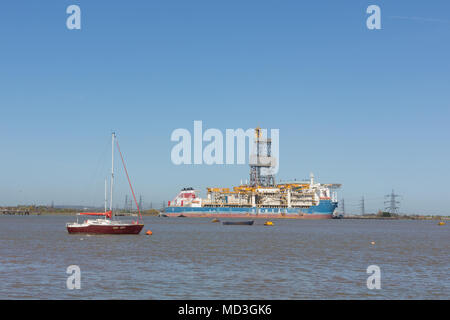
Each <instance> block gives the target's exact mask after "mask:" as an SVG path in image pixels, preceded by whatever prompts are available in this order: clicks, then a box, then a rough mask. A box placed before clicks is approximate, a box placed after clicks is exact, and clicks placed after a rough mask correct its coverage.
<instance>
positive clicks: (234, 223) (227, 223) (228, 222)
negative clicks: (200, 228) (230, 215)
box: [222, 220, 254, 226]
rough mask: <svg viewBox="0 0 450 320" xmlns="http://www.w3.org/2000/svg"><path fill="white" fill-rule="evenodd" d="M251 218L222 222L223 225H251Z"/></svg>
mask: <svg viewBox="0 0 450 320" xmlns="http://www.w3.org/2000/svg"><path fill="white" fill-rule="evenodd" d="M253 222H254V221H253V220H250V221H224V222H222V224H223V225H225V226H251V225H252V224H253Z"/></svg>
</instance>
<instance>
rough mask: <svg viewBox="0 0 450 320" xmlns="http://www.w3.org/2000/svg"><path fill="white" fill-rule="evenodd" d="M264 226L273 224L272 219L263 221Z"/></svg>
mask: <svg viewBox="0 0 450 320" xmlns="http://www.w3.org/2000/svg"><path fill="white" fill-rule="evenodd" d="M264 225H265V226H273V222H272V221H266V222H264Z"/></svg>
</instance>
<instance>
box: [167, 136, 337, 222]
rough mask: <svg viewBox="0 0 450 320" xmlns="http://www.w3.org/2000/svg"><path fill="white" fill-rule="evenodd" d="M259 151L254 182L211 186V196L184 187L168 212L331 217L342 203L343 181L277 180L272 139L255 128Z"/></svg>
mask: <svg viewBox="0 0 450 320" xmlns="http://www.w3.org/2000/svg"><path fill="white" fill-rule="evenodd" d="M254 144H255V145H254V149H253V150H255V153H254V154H253V155H251V156H250V161H249V163H250V183H245V184H242V183H241V185H239V186H237V187H234V188H233V189H232V190H230V189H229V188H215V187H211V188H207V197H206V199H202V198H200V197H199V196H198V194H199V191H198V190H194V188H192V187H189V188H184V189H182V190H181V192H180V193H178V195H177V196H176V197H175V199H173V200H172V201H169V203H168V206H167V207H166V209H165V214H166V215H167V216H169V217H170V216H172V217H180V216H181V217H222V218H223V217H229V218H241V217H251V218H297V219H331V218H333V217H334V212H335V210H336V208H337V206H338V201H337V195H336V189H338V188H339V187H340V186H341V185H340V184H320V183H317V182H315V181H314V175H313V174H312V173H311V175H310V179H309V180H308V181H291V182H284V183H278V184H277V183H275V176H274V174H272V172H273V170H272V169H273V168H274V167H275V166H276V159H275V158H274V157H272V155H271V144H272V142H271V139H268V138H263V136H262V130H261V129H260V128H256V129H255V139H254Z"/></svg>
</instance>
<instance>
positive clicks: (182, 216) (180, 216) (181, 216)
mask: <svg viewBox="0 0 450 320" xmlns="http://www.w3.org/2000/svg"><path fill="white" fill-rule="evenodd" d="M178 218H186V216H185V215H183V214H180V215H179V216H178Z"/></svg>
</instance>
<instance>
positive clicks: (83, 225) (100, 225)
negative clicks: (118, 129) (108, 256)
mask: <svg viewBox="0 0 450 320" xmlns="http://www.w3.org/2000/svg"><path fill="white" fill-rule="evenodd" d="M114 143H116V145H117V149H118V151H119V154H120V157H121V159H122V164H123V168H124V170H125V173H126V176H127V179H128V183H129V185H130V189H131V193H132V194H133V198H134V202H135V204H136V207H137V210H138V213H139V214H138V217H137V220H136V221H131V222H123V221H119V220H115V219H114V213H113V208H112V207H113V202H112V199H113V186H114ZM106 185H107V183H106V180H105V212H81V213H78V214H77V221H76V222H69V223H67V224H66V228H67V232H69V233H70V234H74V233H78V234H80V233H82V234H139V233H140V232H141V230H142V228H143V227H144V224H142V223H140V222H139V219H141V220H142V215H141V211H140V208H139V204H138V203H137V201H136V196H135V195H134V191H133V187H132V186H131V181H130V178H129V176H128V172H127V168H126V166H125V161H124V160H123V157H122V153H121V152H120V147H119V143H118V142H117V140H116V135H115V133H113V134H112V166H111V194H110V206H109V211H107V210H106V206H107V198H106V195H107V192H106ZM79 216H103V218H98V219H87V220H84V221H83V222H79V221H78V217H79Z"/></svg>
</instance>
